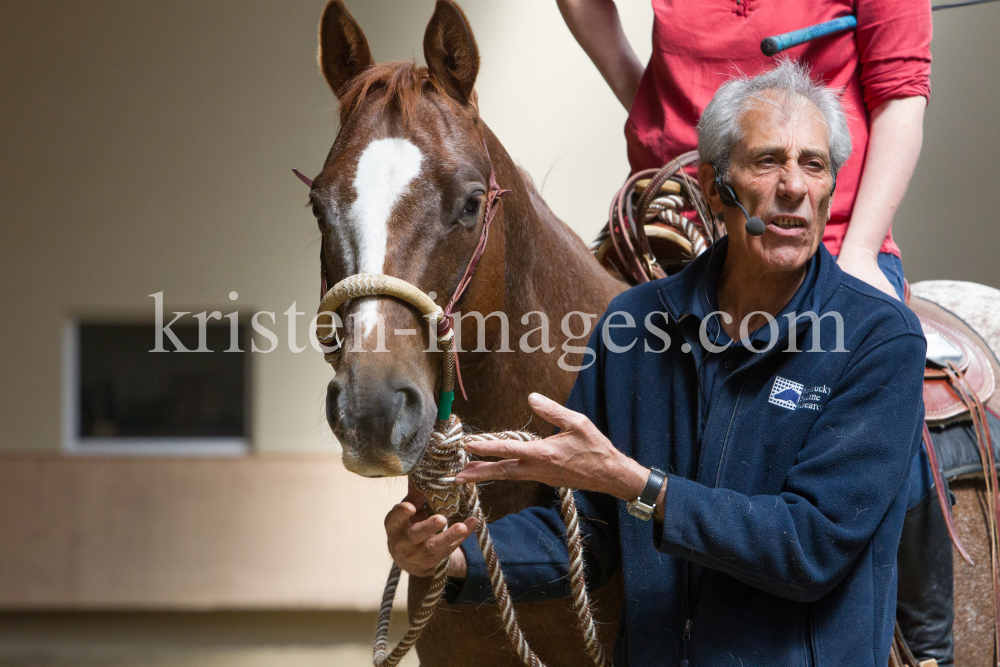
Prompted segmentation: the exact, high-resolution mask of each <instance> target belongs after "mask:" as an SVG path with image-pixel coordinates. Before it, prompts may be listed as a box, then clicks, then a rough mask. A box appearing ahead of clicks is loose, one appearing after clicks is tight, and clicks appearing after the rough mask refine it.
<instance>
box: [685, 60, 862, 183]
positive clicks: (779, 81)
mask: <svg viewBox="0 0 1000 667" xmlns="http://www.w3.org/2000/svg"><path fill="white" fill-rule="evenodd" d="M773 91H774V92H779V93H784V96H785V97H786V98H789V97H801V98H803V99H805V100H808V101H809V102H812V103H813V104H814V105H815V106H816V108H817V109H819V111H820V114H822V116H823V121H824V122H825V124H826V129H827V135H828V137H829V144H830V162H831V164H830V169H831V171H832V172H833V177H834V178H836V177H837V172H838V171H840V168H841V167H843V166H844V163H845V162H847V158H849V157H851V132H850V130H848V128H847V116H846V115H845V114H844V108H843V106H841V104H840V96H839V95H838V93H837V92H835V91H833V90H831V89H830V88H827V87H826V86H824V85H822V84H820V83H816V82H814V81H813V80H812V78H811V77H810V76H809V68H808V67H807V66H805V65H802V64H799V63H797V62H795V61H793V60H789V59H782V60H780V61H779V62H778V65H777V67H775V68H774V69H772V70H769V71H767V72H764V73H763V74H759V75H757V76H755V77H747V76H740V77H736V78H734V79H731V80H730V81H727V82H726V83H724V84H722V85H721V86H720V87H719V89H718V90H717V91H715V95H714V96H713V97H712V101H711V102H709V103H708V107H707V108H706V109H705V113H703V114H702V116H701V120H700V121H698V156H699V158H700V159H701V162H703V163H704V162H710V163H712V164H713V165H715V168H716V170H717V171H718V174H719V176H721V177H722V180H723V181H726V182H728V180H729V160H730V155H731V154H732V151H733V149H734V148H736V145H737V144H738V143H739V142H740V141H741V140H742V139H743V131H742V129H741V127H740V116H741V115H742V114H743V112H744V111H746V110H747V109H748V108H749V107H750V105H751V104H754V103H771V104H773V101H772V100H768V99H766V98H767V95H766V93H768V92H773Z"/></svg>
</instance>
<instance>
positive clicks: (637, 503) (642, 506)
mask: <svg viewBox="0 0 1000 667" xmlns="http://www.w3.org/2000/svg"><path fill="white" fill-rule="evenodd" d="M627 507H628V513H629V514H631V515H632V516H634V517H635V518H637V519H642V520H643V521H649V520H650V519H652V518H653V508H652V506H650V505H647V504H646V503H644V502H642V501H641V500H633V501H630V502H629V503H628V505H627Z"/></svg>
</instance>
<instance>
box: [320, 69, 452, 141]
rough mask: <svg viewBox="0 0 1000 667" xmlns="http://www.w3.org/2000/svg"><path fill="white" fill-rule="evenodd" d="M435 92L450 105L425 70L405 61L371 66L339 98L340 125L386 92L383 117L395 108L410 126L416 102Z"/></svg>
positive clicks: (351, 82) (446, 96)
mask: <svg viewBox="0 0 1000 667" xmlns="http://www.w3.org/2000/svg"><path fill="white" fill-rule="evenodd" d="M428 89H430V90H433V91H435V92H438V93H440V94H441V96H442V97H444V99H446V100H448V101H449V102H451V97H450V96H449V95H448V93H447V92H446V91H445V89H444V88H443V87H442V86H441V84H440V83H439V82H438V81H437V79H435V78H434V77H433V76H431V74H430V72H429V71H428V70H427V68H426V67H418V66H417V64H416V63H412V62H406V61H405V60H394V61H390V62H385V63H378V64H376V65H372V66H371V67H369V68H368V69H366V70H364V71H363V72H361V73H359V74H358V75H357V76H355V77H354V78H353V79H351V80H350V81H348V82H347V83H346V84H345V85H344V89H343V91H341V95H340V124H341V125H343V124H344V123H345V122H346V121H347V118H348V117H349V116H350V115H351V113H352V112H353V111H354V110H355V109H358V108H359V107H360V106H361V105H362V104H363V103H364V101H365V100H366V99H367V98H368V96H369V94H370V93H372V92H374V91H377V90H378V91H384V94H383V95H382V99H381V101H380V102H379V104H380V109H379V112H380V113H384V112H385V110H386V107H388V106H390V105H393V106H395V107H396V108H397V109H398V111H399V113H400V115H401V116H402V119H403V123H406V124H408V123H409V121H410V119H411V118H412V117H413V113H414V111H416V108H417V101H418V100H419V99H420V96H421V95H422V94H423V92H424V91H425V90H428Z"/></svg>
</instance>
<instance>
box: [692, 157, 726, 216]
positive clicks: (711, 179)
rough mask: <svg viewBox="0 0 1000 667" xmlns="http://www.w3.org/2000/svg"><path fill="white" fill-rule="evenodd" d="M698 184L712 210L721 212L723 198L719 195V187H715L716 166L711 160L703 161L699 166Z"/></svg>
mask: <svg viewBox="0 0 1000 667" xmlns="http://www.w3.org/2000/svg"><path fill="white" fill-rule="evenodd" d="M698 185H700V186H701V194H702V195H704V197H705V201H707V202H708V205H709V206H710V207H711V208H712V211H714V212H715V213H721V212H722V198H721V197H719V189H718V188H717V187H715V166H714V165H713V164H712V163H711V162H702V163H701V164H700V165H699V166H698Z"/></svg>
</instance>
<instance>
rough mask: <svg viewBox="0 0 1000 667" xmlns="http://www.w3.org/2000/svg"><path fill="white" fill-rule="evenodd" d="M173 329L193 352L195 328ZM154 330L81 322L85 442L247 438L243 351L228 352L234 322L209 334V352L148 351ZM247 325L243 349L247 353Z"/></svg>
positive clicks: (241, 335)
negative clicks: (103, 440)
mask: <svg viewBox="0 0 1000 667" xmlns="http://www.w3.org/2000/svg"><path fill="white" fill-rule="evenodd" d="M171 330H172V331H173V332H174V333H175V334H176V336H177V338H178V339H179V340H180V342H181V344H182V345H183V346H184V347H186V348H187V349H189V350H194V349H196V348H197V347H198V326H197V324H193V325H185V326H182V325H180V324H175V325H173V326H172V327H171ZM155 335H156V332H155V328H154V327H153V326H152V325H135V324H80V329H79V345H80V347H79V357H78V358H79V360H80V361H79V364H80V376H79V377H80V385H79V390H80V393H79V396H80V404H79V407H80V432H79V436H80V438H82V439H84V440H86V439H87V438H126V437H127V438H135V437H156V438H188V437H190V438H205V437H245V436H246V423H247V414H246V413H247V400H246V396H247V391H246V386H247V385H246V379H247V368H246V365H247V358H248V355H247V353H246V352H226V351H225V350H227V349H229V347H230V330H229V323H228V322H224V323H222V324H214V325H213V324H212V323H210V324H209V325H208V327H207V328H206V342H207V347H208V349H209V350H212V351H211V352H176V351H172V350H173V349H174V346H173V345H172V344H171V342H170V340H169V338H167V337H166V336H164V348H165V349H167V350H171V351H170V352H150V350H152V349H153V347H154V346H155V343H156V341H155ZM246 343H247V341H246V327H245V326H243V325H240V326H239V348H240V349H241V350H246V349H247V348H246Z"/></svg>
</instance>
